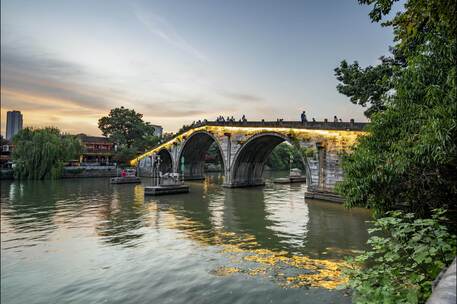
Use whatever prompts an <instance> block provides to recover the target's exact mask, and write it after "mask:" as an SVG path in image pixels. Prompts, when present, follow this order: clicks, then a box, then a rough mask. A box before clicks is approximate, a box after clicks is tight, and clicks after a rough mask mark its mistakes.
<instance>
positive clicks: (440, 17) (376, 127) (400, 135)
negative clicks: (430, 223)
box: [338, 0, 457, 218]
mask: <svg viewBox="0 0 457 304" xmlns="http://www.w3.org/2000/svg"><path fill="white" fill-rule="evenodd" d="M359 2H360V3H365V4H373V5H374V6H373V11H372V13H371V14H370V16H371V17H372V20H373V21H379V20H380V19H381V18H382V17H383V16H384V15H387V14H388V13H389V11H390V9H391V6H392V3H393V2H394V1H380V0H359ZM455 8H456V2H455V1H447V0H446V1H440V0H430V1H424V0H409V1H407V2H406V3H405V10H404V11H403V12H401V13H399V14H397V15H396V16H395V17H394V18H393V19H392V20H389V21H387V22H386V23H384V25H392V26H393V28H394V36H395V38H394V41H395V42H396V44H395V45H394V47H393V52H394V55H395V56H394V58H393V59H392V60H394V61H399V60H400V59H399V58H401V62H402V63H403V64H402V65H401V68H399V67H397V68H396V69H394V70H387V72H385V69H381V68H380V69H378V70H377V71H378V72H379V73H380V74H379V75H377V76H376V77H374V76H373V79H375V80H374V81H375V84H376V85H374V86H364V90H366V92H365V91H364V92H362V93H363V94H364V96H365V97H363V100H367V99H369V98H368V97H366V96H372V97H373V98H372V99H371V100H378V99H380V100H381V101H382V107H383V109H382V110H380V111H377V113H373V114H372V116H371V118H372V122H371V124H370V126H369V128H368V132H369V134H368V135H367V136H364V137H363V138H362V139H361V140H360V142H359V144H358V145H357V146H356V147H355V149H354V153H353V154H351V155H349V156H348V157H347V158H346V159H345V161H344V162H343V169H344V172H345V179H344V181H343V182H342V183H341V184H340V185H339V187H338V190H339V192H340V193H341V194H342V195H343V196H344V197H345V201H346V206H348V207H353V206H362V207H368V208H372V209H373V210H374V211H375V215H377V216H379V215H383V214H384V213H385V212H386V211H389V210H392V209H395V208H397V207H399V206H402V208H404V209H405V210H407V211H408V212H414V213H415V214H416V215H417V216H418V217H429V216H430V214H431V210H432V209H434V208H439V207H443V208H445V209H448V210H449V211H450V212H452V213H450V214H449V216H450V217H453V218H455V216H456V211H457V210H456V204H455V203H456V202H455V197H456V196H457V170H456V168H457V141H456V138H457V97H456V96H457V90H456V77H457V72H456V67H457V48H456V26H455V22H454V19H453V13H454V12H455ZM399 54H400V55H399ZM397 59H398V60H397ZM356 70H357V69H356ZM393 71H394V75H395V77H390V78H389V75H390V74H389V73H392V72H393ZM371 72H373V70H372V69H370V73H371ZM364 73H365V74H364ZM366 73H368V72H367V71H365V72H362V71H357V72H356V73H355V72H354V73H353V72H351V75H350V76H351V77H355V78H358V80H363V79H366V78H367V77H368V76H370V75H367V74H366ZM359 74H361V75H362V74H363V75H364V77H362V78H360V77H359V76H357V75H359ZM346 76H348V75H346ZM348 77H349V76H348ZM386 77H387V78H388V79H389V85H388V86H387V87H385V88H384V89H382V90H381V89H380V88H379V86H382V85H383V84H384V82H382V81H381V80H383V81H384V80H385V79H386ZM349 78H350V77H349ZM359 78H360V79H359ZM346 79H348V78H346ZM376 79H377V80H376ZM352 83H353V84H354V85H356V84H357V83H358V81H354V82H351V83H349V82H346V83H345V84H346V85H349V84H352ZM388 88H391V89H390V93H389V94H384V93H383V94H377V93H379V92H378V90H381V91H382V92H385V93H387V91H386V90H387V89H388ZM346 89H348V90H349V91H351V90H350V89H351V87H346ZM353 93H354V94H355V93H357V95H354V96H355V97H354V98H355V99H356V100H359V99H360V98H359V97H360V96H361V95H360V94H361V92H351V94H353ZM375 93H376V94H375ZM370 94H371V95H370ZM373 94H375V95H373ZM358 98H359V99H358ZM375 112H376V111H375Z"/></svg>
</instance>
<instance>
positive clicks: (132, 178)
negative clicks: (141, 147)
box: [110, 169, 141, 184]
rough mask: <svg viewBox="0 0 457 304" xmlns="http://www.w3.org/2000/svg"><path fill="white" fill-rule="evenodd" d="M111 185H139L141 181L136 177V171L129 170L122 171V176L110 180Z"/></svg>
mask: <svg viewBox="0 0 457 304" xmlns="http://www.w3.org/2000/svg"><path fill="white" fill-rule="evenodd" d="M110 183H111V184H139V183H141V179H140V178H139V177H138V176H136V170H134V169H127V170H122V173H121V176H117V177H113V178H111V179H110Z"/></svg>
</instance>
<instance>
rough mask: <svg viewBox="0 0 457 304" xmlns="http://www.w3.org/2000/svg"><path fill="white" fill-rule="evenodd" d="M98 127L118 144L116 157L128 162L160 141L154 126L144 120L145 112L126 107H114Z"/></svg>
mask: <svg viewBox="0 0 457 304" xmlns="http://www.w3.org/2000/svg"><path fill="white" fill-rule="evenodd" d="M98 127H99V129H100V130H101V131H102V133H103V135H104V136H107V137H108V138H109V139H110V140H111V141H112V142H114V143H116V144H117V145H118V150H117V153H116V156H115V157H116V159H117V160H118V161H120V162H128V161H129V160H131V159H132V158H134V157H135V155H136V154H138V153H142V152H144V151H145V150H146V149H148V148H151V147H153V146H155V145H156V144H157V143H158V142H159V138H158V137H157V136H154V127H153V126H152V125H151V124H150V123H148V122H144V121H143V114H140V113H137V112H135V110H130V109H126V108H124V107H120V108H115V109H112V110H111V111H110V113H109V115H108V116H105V117H102V118H100V119H99V121H98Z"/></svg>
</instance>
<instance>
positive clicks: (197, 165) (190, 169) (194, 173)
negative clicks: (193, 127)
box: [175, 131, 225, 180]
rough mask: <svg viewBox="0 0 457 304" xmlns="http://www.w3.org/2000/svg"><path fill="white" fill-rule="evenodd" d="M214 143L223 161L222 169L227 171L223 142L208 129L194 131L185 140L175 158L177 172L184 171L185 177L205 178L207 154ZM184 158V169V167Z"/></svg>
mask: <svg viewBox="0 0 457 304" xmlns="http://www.w3.org/2000/svg"><path fill="white" fill-rule="evenodd" d="M213 144H215V145H216V146H217V150H218V152H219V155H220V159H221V161H222V169H223V170H224V172H225V161H224V159H225V157H224V154H223V150H222V148H221V144H220V142H219V140H218V139H217V138H216V137H215V136H214V135H213V134H211V133H210V132H207V131H197V132H194V133H192V134H191V135H190V136H189V137H188V138H187V139H186V140H185V142H184V143H183V144H182V146H181V149H180V150H179V151H178V157H177V158H176V160H175V168H176V172H179V173H183V175H184V179H188V180H192V179H194V180H199V179H204V165H205V156H206V153H207V152H208V149H209V148H210V147H211V145H213ZM183 158H184V170H183V168H182V159H183ZM183 171H184V172H183Z"/></svg>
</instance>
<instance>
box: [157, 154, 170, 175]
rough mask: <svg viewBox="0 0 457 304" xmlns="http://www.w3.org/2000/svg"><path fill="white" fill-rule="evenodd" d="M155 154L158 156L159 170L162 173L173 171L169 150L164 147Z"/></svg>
mask: <svg viewBox="0 0 457 304" xmlns="http://www.w3.org/2000/svg"><path fill="white" fill-rule="evenodd" d="M157 156H159V157H160V165H159V171H160V172H162V174H165V173H171V172H173V161H172V159H171V154H170V152H169V151H168V150H166V149H162V150H160V151H159V153H157Z"/></svg>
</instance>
